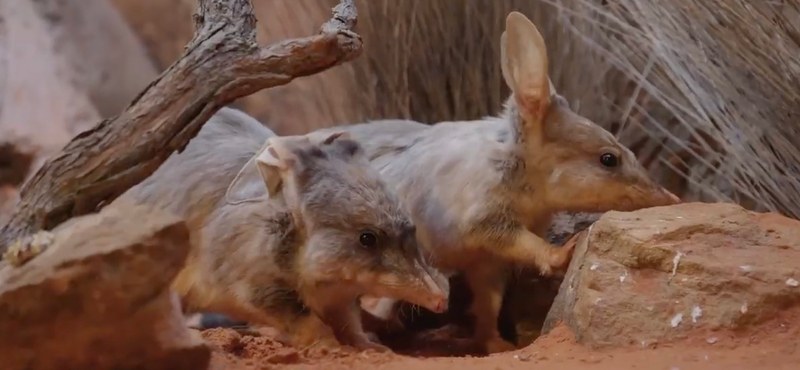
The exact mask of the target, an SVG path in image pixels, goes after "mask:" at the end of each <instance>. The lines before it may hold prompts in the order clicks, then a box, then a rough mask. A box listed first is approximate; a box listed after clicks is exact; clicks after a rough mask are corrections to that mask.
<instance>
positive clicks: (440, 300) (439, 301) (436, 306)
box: [427, 295, 447, 313]
mask: <svg viewBox="0 0 800 370" xmlns="http://www.w3.org/2000/svg"><path fill="white" fill-rule="evenodd" d="M427 308H428V309H429V310H431V311H433V312H435V313H443V312H445V311H447V298H446V297H445V296H443V295H440V296H437V297H436V298H434V299H433V301H432V302H431V304H430V305H429V307H427Z"/></svg>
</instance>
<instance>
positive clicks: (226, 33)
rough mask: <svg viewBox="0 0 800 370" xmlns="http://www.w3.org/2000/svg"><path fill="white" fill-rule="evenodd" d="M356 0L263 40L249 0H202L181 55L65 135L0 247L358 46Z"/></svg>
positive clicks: (89, 207) (99, 200)
mask: <svg viewBox="0 0 800 370" xmlns="http://www.w3.org/2000/svg"><path fill="white" fill-rule="evenodd" d="M356 19H357V14H356V8H355V5H354V4H353V0H341V2H340V3H339V5H337V6H336V7H335V8H334V9H333V18H332V19H330V20H329V21H328V22H326V23H325V24H323V25H322V27H321V28H320V32H319V33H318V34H317V35H314V36H310V37H306V38H300V39H292V40H285V41H283V42H279V43H276V44H273V45H269V46H266V47H261V46H259V45H258V44H257V43H256V29H255V25H256V19H255V17H254V16H253V9H252V5H251V2H250V0H199V1H198V8H197V14H195V16H194V20H195V35H194V38H193V39H192V40H191V41H190V42H189V44H188V45H187V46H186V49H185V51H184V54H183V56H181V58H180V59H179V60H178V61H177V62H175V63H174V64H172V65H171V66H170V67H169V68H168V69H167V70H166V71H164V73H162V74H161V75H160V76H159V77H158V78H157V79H156V80H155V81H153V82H152V83H151V84H150V85H149V86H147V87H146V88H145V90H144V91H143V92H142V93H141V94H139V96H137V97H136V98H135V99H134V100H133V102H132V103H131V104H130V105H129V106H128V108H127V109H126V110H125V111H124V112H122V113H121V114H120V115H118V116H116V117H113V118H109V119H106V120H104V121H102V122H100V123H99V124H98V125H97V126H95V127H93V128H92V129H90V130H87V131H85V132H83V133H81V134H79V135H77V136H76V137H75V138H73V139H72V141H70V142H69V143H68V144H67V145H66V147H64V149H62V151H61V152H60V153H59V154H58V155H57V156H55V157H53V158H51V159H50V160H49V161H47V163H46V164H45V165H44V166H43V167H41V168H40V169H39V170H38V171H37V173H36V174H35V175H34V176H33V177H32V178H31V179H30V181H28V182H27V183H26V184H25V185H24V186H23V188H22V191H21V194H20V201H19V203H18V205H17V208H16V210H15V213H14V214H13V216H12V217H11V219H10V221H9V223H8V224H7V225H5V226H4V227H3V228H2V231H0V253H2V252H4V251H5V250H6V248H7V246H8V245H9V244H10V242H11V241H14V240H17V239H18V238H20V237H24V236H27V235H30V234H32V233H34V232H36V231H39V230H50V229H52V228H54V227H55V226H57V225H59V224H61V223H62V222H64V221H66V220H68V219H70V218H72V217H76V216H80V215H84V214H87V213H91V212H94V211H96V210H97V209H99V208H101V207H102V206H103V205H105V204H108V203H109V202H111V201H113V200H114V199H115V198H116V197H118V196H119V195H120V194H122V193H123V192H125V191H126V190H127V189H129V188H130V187H132V186H134V185H136V184H138V183H139V182H141V181H142V180H144V179H145V178H147V177H148V176H150V175H151V174H152V173H153V172H154V171H155V170H156V169H157V168H158V167H159V166H160V165H161V163H163V162H164V161H165V160H166V159H167V158H168V157H169V156H170V155H171V154H172V153H173V152H175V151H176V150H183V148H184V147H185V146H186V145H187V144H188V142H189V140H190V139H192V138H193V137H194V136H195V135H196V134H197V132H198V131H200V128H201V127H202V125H203V124H204V123H205V122H206V121H207V120H208V119H209V118H210V117H211V116H212V115H213V114H214V113H216V112H217V110H219V109H220V108H221V107H223V106H224V105H226V104H228V103H231V102H232V101H234V100H235V99H237V98H240V97H243V96H246V95H249V94H252V93H254V92H256V91H259V90H262V89H266V88H270V87H274V86H280V85H284V84H287V83H289V82H291V81H292V80H293V79H295V78H297V77H302V76H308V75H312V74H315V73H319V72H321V71H324V70H326V69H328V68H331V67H334V66H336V65H339V64H341V63H344V62H347V61H350V60H352V59H354V58H356V57H358V56H359V55H360V54H361V37H360V36H359V35H357V34H356V33H354V32H353V31H352V28H353V27H354V26H355V24H356Z"/></svg>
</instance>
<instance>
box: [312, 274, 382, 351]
mask: <svg viewBox="0 0 800 370" xmlns="http://www.w3.org/2000/svg"><path fill="white" fill-rule="evenodd" d="M304 297H305V298H304V301H305V302H306V304H307V306H308V308H309V309H310V310H311V312H313V313H314V315H316V316H317V317H319V319H320V320H321V322H322V323H324V324H325V325H326V326H328V327H329V328H330V330H331V331H332V332H333V335H334V337H335V338H336V339H337V340H338V341H339V343H341V344H344V345H348V346H352V347H355V348H357V349H360V350H367V349H373V350H376V351H380V352H389V351H391V350H390V349H389V348H388V347H386V346H384V345H381V344H378V343H375V342H373V341H371V340H370V339H369V337H368V336H367V334H366V333H365V332H364V328H363V326H362V324H361V306H360V305H359V301H358V295H357V294H353V293H352V292H349V291H345V290H341V289H330V290H328V289H313V291H310V292H306V294H304Z"/></svg>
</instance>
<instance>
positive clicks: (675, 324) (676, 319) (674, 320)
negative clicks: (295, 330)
mask: <svg viewBox="0 0 800 370" xmlns="http://www.w3.org/2000/svg"><path fill="white" fill-rule="evenodd" d="M681 322H683V314H682V313H679V314H677V315H675V316H672V320H670V321H669V324H670V326H672V327H673V328H677V327H678V325H680V324H681Z"/></svg>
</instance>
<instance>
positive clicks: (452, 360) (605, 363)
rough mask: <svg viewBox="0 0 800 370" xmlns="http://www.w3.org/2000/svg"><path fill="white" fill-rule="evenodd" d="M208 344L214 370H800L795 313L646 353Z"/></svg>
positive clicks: (562, 346)
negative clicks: (427, 352) (432, 353)
mask: <svg viewBox="0 0 800 370" xmlns="http://www.w3.org/2000/svg"><path fill="white" fill-rule="evenodd" d="M203 337H204V338H206V340H208V341H209V343H211V345H212V348H213V351H214V352H213V359H212V366H211V369H213V370H240V369H325V370H339V369H342V370H344V369H348V370H361V369H364V370H366V369H385V370H406V369H414V370H428V369H430V370H434V369H436V370H500V369H531V368H536V369H537V370H539V369H559V370H571V369H596V370H601V369H608V370H612V369H613V370H620V369H664V370H690V369H704V370H716V369H720V370H723V369H724V370H735V369H743V370H744V369H747V370H751V369H770V370H777V369H787V370H788V369H800V350H798V342H800V312H798V314H791V315H789V314H786V315H782V317H780V318H776V319H775V320H773V321H771V322H769V323H767V324H764V325H761V326H758V327H756V328H750V329H749V330H742V331H740V332H737V333H733V332H712V333H697V334H696V335H695V336H693V337H688V338H686V339H685V340H684V341H682V342H680V343H672V344H663V345H657V346H655V347H651V348H615V349H605V350H591V349H588V348H586V347H584V346H581V345H579V344H577V343H576V342H575V338H574V336H573V335H572V333H571V332H570V331H569V329H568V328H566V327H564V326H561V327H558V328H557V329H556V330H554V331H552V332H551V333H549V334H547V335H545V336H543V337H540V338H538V339H537V340H536V341H535V342H533V344H531V345H529V346H527V347H525V348H523V349H520V350H517V351H514V352H509V353H502V354H496V355H492V356H487V357H472V356H459V357H427V358H420V357H412V356H406V355H397V354H379V353H375V352H361V353H359V352H355V351H352V350H348V349H345V348H342V349H334V350H327V349H322V348H320V349H314V348H306V349H295V348H289V347H284V346H282V345H281V344H279V343H277V342H275V341H273V340H271V339H270V337H269V336H255V337H254V336H249V335H240V334H239V333H237V332H235V331H232V330H229V329H212V330H206V331H204V332H203Z"/></svg>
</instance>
